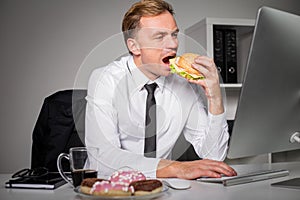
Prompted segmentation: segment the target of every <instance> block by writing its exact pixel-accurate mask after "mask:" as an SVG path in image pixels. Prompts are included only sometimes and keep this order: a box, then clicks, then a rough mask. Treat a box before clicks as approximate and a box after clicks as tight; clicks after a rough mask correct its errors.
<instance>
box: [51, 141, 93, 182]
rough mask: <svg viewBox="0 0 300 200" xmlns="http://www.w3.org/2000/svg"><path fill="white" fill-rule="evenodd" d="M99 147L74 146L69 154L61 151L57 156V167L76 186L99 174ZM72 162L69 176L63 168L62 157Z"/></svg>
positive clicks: (64, 177)
mask: <svg viewBox="0 0 300 200" xmlns="http://www.w3.org/2000/svg"><path fill="white" fill-rule="evenodd" d="M98 153H99V152H98V148H95V147H73V148H70V150H69V154H66V153H61V154H60V155H59V156H58V158H57V169H58V172H59V173H60V175H61V176H62V177H63V179H65V180H66V181H67V182H68V183H70V184H71V185H73V186H74V187H75V188H76V187H77V186H79V185H80V184H81V182H82V180H83V179H85V178H97V175H98V171H97V170H98V161H97V157H98ZM63 158H65V159H67V160H69V162H70V169H71V176H72V178H69V177H68V176H67V175H66V174H65V172H64V171H63V168H62V159H63Z"/></svg>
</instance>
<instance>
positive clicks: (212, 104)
mask: <svg viewBox="0 0 300 200" xmlns="http://www.w3.org/2000/svg"><path fill="white" fill-rule="evenodd" d="M192 66H193V68H195V69H197V70H198V71H199V72H200V73H201V74H203V76H204V77H205V79H203V80H189V81H190V82H191V83H195V84H198V85H201V86H202V87H203V89H204V91H205V94H206V96H207V99H208V102H209V111H210V113H211V114H214V115H218V114H222V113H223V112H224V106H223V101H222V94H221V89H220V82H219V75H218V70H217V67H216V65H215V63H214V60H213V59H212V58H209V57H207V56H199V57H197V58H196V59H195V63H194V64H193V65H192Z"/></svg>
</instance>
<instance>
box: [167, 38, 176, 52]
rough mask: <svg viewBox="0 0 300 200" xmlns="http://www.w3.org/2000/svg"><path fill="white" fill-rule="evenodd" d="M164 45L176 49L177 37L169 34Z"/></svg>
mask: <svg viewBox="0 0 300 200" xmlns="http://www.w3.org/2000/svg"><path fill="white" fill-rule="evenodd" d="M165 47H166V48H168V49H173V50H177V48H178V39H177V37H176V38H175V37H172V36H169V37H168V38H167V40H166V45H165Z"/></svg>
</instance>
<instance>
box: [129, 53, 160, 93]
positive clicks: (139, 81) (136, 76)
mask: <svg viewBox="0 0 300 200" xmlns="http://www.w3.org/2000/svg"><path fill="white" fill-rule="evenodd" d="M127 67H128V70H129V72H130V75H131V77H132V80H133V82H134V83H135V87H136V89H138V90H139V91H140V90H142V89H143V88H144V85H145V84H151V83H153V82H155V83H157V85H158V88H159V91H160V92H161V93H163V91H164V88H165V84H166V77H164V76H160V77H158V78H157V79H156V80H154V81H151V80H149V79H148V78H147V76H145V74H144V73H143V72H142V71H141V70H139V68H138V67H137V66H136V65H135V63H134V60H133V57H132V56H130V57H129V59H128V61H127Z"/></svg>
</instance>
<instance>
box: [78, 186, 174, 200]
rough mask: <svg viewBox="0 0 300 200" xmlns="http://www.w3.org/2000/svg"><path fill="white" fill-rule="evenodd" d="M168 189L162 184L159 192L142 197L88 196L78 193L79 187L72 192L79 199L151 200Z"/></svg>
mask: <svg viewBox="0 0 300 200" xmlns="http://www.w3.org/2000/svg"><path fill="white" fill-rule="evenodd" d="M168 189H169V188H168V187H167V186H166V185H164V184H163V189H162V191H161V192H158V193H155V194H148V195H143V196H95V195H89V194H85V193H82V192H81V191H80V186H78V187H76V188H75V189H74V191H75V192H76V193H77V194H79V196H80V199H97V200H116V199H122V200H123V199H124V200H142V199H152V198H157V197H159V196H161V195H163V194H164V193H165V192H166V191H168Z"/></svg>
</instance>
